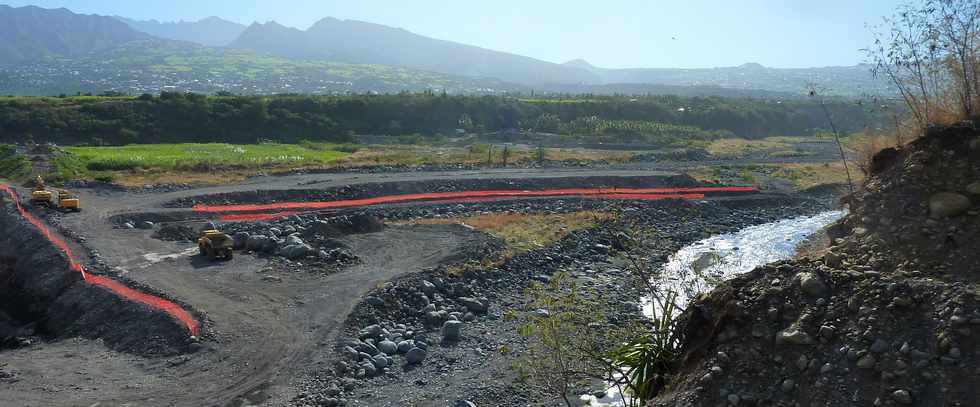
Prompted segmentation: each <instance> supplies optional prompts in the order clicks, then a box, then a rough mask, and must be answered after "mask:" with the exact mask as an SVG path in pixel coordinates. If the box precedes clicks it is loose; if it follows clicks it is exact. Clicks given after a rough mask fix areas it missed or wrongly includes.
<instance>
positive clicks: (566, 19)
mask: <svg viewBox="0 0 980 407" xmlns="http://www.w3.org/2000/svg"><path fill="white" fill-rule="evenodd" d="M902 2H903V0H671V1H663V0H601V1H597V0H275V1H270V0H31V1H10V0H0V4H4V3H5V4H9V5H11V6H24V5H36V6H40V7H45V8H56V7H65V8H68V9H70V10H72V11H75V12H77V13H85V14H102V15H120V16H123V17H129V18H135V19H140V20H144V19H157V20H161V21H177V20H189V21H196V20H199V19H201V18H205V17H208V16H218V17H221V18H224V19H227V20H231V21H236V22H239V23H243V24H249V23H252V22H254V21H259V22H266V21H277V22H279V23H281V24H284V25H287V26H292V27H296V28H300V29H306V28H308V27H309V26H310V25H312V24H313V23H315V22H316V21H317V20H319V19H321V18H323V17H328V16H329V17H335V18H339V19H352V20H361V21H368V22H373V23H379V24H384V25H389V26H393V27H399V28H404V29H406V30H409V31H412V32H415V33H418V34H422V35H425V36H429V37H434V38H439V39H445V40H451V41H456V42H461V43H465V44H470V45H477V46H480V47H484V48H488V49H493V50H498V51H506V52H511V53H515V54H520V55H526V56H530V57H534V58H538V59H543V60H546V61H551V62H557V63H561V62H565V61H568V60H572V59H577V58H582V59H585V60H587V61H589V62H590V63H592V64H593V65H596V66H601V67H607V68H640V67H643V68H707V67H718V66H735V65H741V64H743V63H746V62H755V63H760V64H762V65H765V66H770V67H780V68H799V67H817V66H837V65H854V64H857V63H861V62H865V59H866V58H865V56H864V53H863V52H862V51H861V49H862V48H866V47H868V46H870V45H871V44H872V42H873V36H872V35H871V33H870V30H869V29H868V27H867V26H868V24H872V25H874V24H879V23H880V22H881V19H882V17H884V16H887V15H891V14H892V13H893V12H894V10H895V9H896V7H897V6H898V5H899V4H900V3H902Z"/></svg>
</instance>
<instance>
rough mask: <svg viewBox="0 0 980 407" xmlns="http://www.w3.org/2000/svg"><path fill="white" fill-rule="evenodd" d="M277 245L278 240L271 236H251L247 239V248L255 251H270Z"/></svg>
mask: <svg viewBox="0 0 980 407" xmlns="http://www.w3.org/2000/svg"><path fill="white" fill-rule="evenodd" d="M275 247H276V241H275V240H273V239H272V238H271V237H268V236H263V235H253V236H249V237H248V240H247V241H245V248H246V249H248V250H251V251H255V252H266V253H269V252H271V251H272V250H273V249H275Z"/></svg>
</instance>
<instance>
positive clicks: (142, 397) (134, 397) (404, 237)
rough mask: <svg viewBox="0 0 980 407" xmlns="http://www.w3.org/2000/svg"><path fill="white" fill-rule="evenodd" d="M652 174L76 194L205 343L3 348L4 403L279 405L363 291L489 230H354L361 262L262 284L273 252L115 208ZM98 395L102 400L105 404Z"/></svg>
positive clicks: (105, 241) (265, 183)
mask: <svg viewBox="0 0 980 407" xmlns="http://www.w3.org/2000/svg"><path fill="white" fill-rule="evenodd" d="M583 175H588V176H609V177H623V176H631V177H636V176H655V177H665V176H671V175H674V174H671V173H666V172H655V171H639V170H636V171H634V170H630V171H603V170H594V169H589V170H546V171H544V170H540V171H539V170H492V171H459V172H448V173H409V174H321V175H295V176H286V177H261V178H256V179H253V180H249V181H247V182H244V183H242V184H238V185H229V186H220V187H212V188H201V189H194V190H186V191H178V192H170V193H160V194H142V195H134V194H126V193H122V192H108V191H92V190H79V191H77V192H79V194H80V195H81V197H82V199H83V202H85V205H86V208H87V209H86V210H85V211H84V212H82V213H81V214H76V215H68V216H66V217H65V218H64V219H63V222H62V223H63V224H64V225H65V226H67V227H68V228H69V229H71V230H72V231H75V232H77V233H79V234H80V235H82V236H83V237H84V238H85V243H84V246H85V247H86V248H87V249H90V250H96V251H98V253H100V255H101V256H102V257H103V258H104V259H105V260H106V262H107V263H108V264H109V265H110V266H113V267H117V268H119V269H120V272H121V273H123V274H124V275H125V277H126V278H128V279H131V280H133V281H135V282H138V283H141V284H145V285H147V286H149V287H153V288H154V289H156V290H159V291H161V292H164V293H167V294H168V295H171V296H173V297H174V298H175V299H177V300H179V301H180V302H182V303H184V304H187V305H189V306H190V307H191V308H192V309H193V310H195V311H197V312H200V313H202V314H203V315H205V316H206V320H205V321H202V322H203V325H204V326H205V333H204V338H205V340H204V341H203V345H204V346H203V349H201V350H199V351H198V352H196V353H194V354H190V355H182V356H177V357H171V358H156V359H145V358H141V357H137V356H133V355H130V354H121V353H116V352H112V351H109V350H107V349H106V348H105V347H103V346H102V345H101V344H99V343H98V342H96V341H89V340H82V339H70V340H64V341H59V342H53V343H48V344H43V345H39V346H32V347H28V348H24V349H20V350H13V351H6V352H4V354H3V362H4V363H5V364H6V365H5V366H3V369H5V370H7V371H13V372H16V373H17V374H18V376H17V378H18V379H19V381H15V382H13V383H9V382H0V393H2V394H3V399H4V400H17V405H23V406H91V405H103V406H105V405H113V406H114V405H153V406H155V405H174V406H222V405H252V404H265V403H267V405H283V404H285V403H287V402H288V401H289V400H290V399H292V398H293V397H294V396H295V392H296V387H295V384H296V382H297V381H298V380H300V379H301V378H303V377H305V376H306V375H307V374H309V373H310V372H312V371H314V370H317V369H323V368H326V367H327V366H326V363H327V360H328V358H329V357H330V356H331V355H330V353H331V352H332V349H333V345H334V342H335V339H336V337H337V335H338V333H339V330H340V329H341V327H342V324H343V322H344V320H345V318H346V317H347V315H348V314H349V312H350V311H351V309H352V308H353V307H354V305H356V304H357V303H358V302H359V301H360V300H361V297H362V296H363V294H364V293H366V292H367V291H369V290H371V289H372V288H374V287H376V286H377V285H378V284H380V283H382V282H384V281H387V280H389V279H391V278H394V277H396V276H399V275H402V274H405V273H412V272H416V271H420V270H422V269H424V268H426V267H433V266H436V265H438V264H439V263H440V262H442V261H443V260H444V259H446V258H448V257H451V256H453V255H454V254H455V253H456V252H457V251H459V250H461V249H462V248H464V247H466V246H467V245H468V244H471V243H473V242H475V241H476V240H477V239H480V238H481V236H482V235H480V234H478V233H476V232H472V231H469V230H466V229H463V228H461V227H453V226H415V227H396V228H389V229H386V230H385V231H384V232H381V233H375V234H369V235H358V236H348V237H346V238H344V242H345V243H347V244H348V245H350V246H351V248H352V250H353V251H354V252H356V253H366V254H370V255H368V256H362V258H363V259H364V261H363V262H362V263H361V264H358V265H356V266H354V267H352V268H350V269H347V270H345V271H344V272H342V273H338V274H333V275H329V276H321V275H316V274H312V273H292V274H281V273H280V274H277V276H278V277H281V278H282V281H281V282H270V281H265V280H263V276H264V273H263V272H264V271H265V270H264V269H265V268H266V267H267V265H268V260H264V259H259V258H255V257H253V256H238V257H236V258H235V259H234V260H233V261H231V262H227V263H210V262H207V261H205V260H203V259H201V258H200V257H198V256H191V254H193V253H194V252H195V248H194V247H193V245H191V244H189V243H175V242H165V241H160V240H156V239H152V238H150V231H146V230H138V229H134V230H121V229H113V227H112V225H111V224H110V223H109V222H108V221H107V220H108V218H109V217H110V216H113V215H119V214H123V213H131V212H154V211H163V210H165V209H163V204H164V203H166V202H170V201H172V200H174V199H178V198H182V197H190V196H198V195H207V194H218V193H228V192H237V191H254V190H260V189H261V190H286V189H311V188H330V187H338V186H344V185H349V184H362V183H378V182H399V181H408V180H440V179H443V180H463V181H465V180H472V179H485V178H501V179H528V178H539V179H548V178H556V177H570V176H583ZM98 403H101V404H98Z"/></svg>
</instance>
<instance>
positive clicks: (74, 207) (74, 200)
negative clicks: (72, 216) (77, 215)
mask: <svg viewBox="0 0 980 407" xmlns="http://www.w3.org/2000/svg"><path fill="white" fill-rule="evenodd" d="M58 209H60V210H62V211H72V212H78V211H81V210H82V206H81V201H79V199H78V197H77V196H75V195H72V194H71V193H69V192H68V191H65V190H58Z"/></svg>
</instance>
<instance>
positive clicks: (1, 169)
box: [0, 144, 31, 180]
mask: <svg viewBox="0 0 980 407" xmlns="http://www.w3.org/2000/svg"><path fill="white" fill-rule="evenodd" d="M30 173H31V163H30V162H29V161H27V159H26V158H24V157H23V156H19V155H15V154H14V147H13V146H11V145H7V144H0V179H8V180H14V179H19V178H23V177H26V176H28V175H30Z"/></svg>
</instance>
